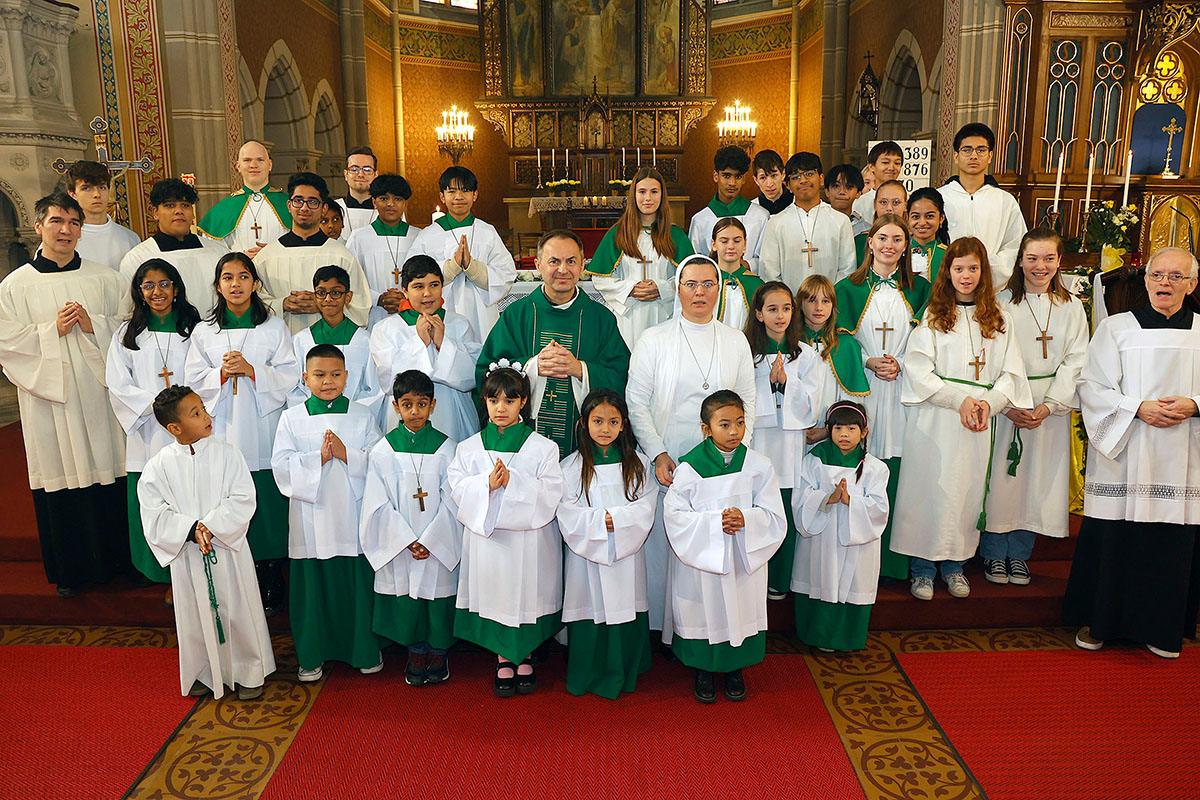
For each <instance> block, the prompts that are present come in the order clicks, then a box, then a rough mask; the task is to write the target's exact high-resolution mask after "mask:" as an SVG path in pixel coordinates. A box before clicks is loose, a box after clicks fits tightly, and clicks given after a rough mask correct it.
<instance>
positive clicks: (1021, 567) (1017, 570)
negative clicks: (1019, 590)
mask: <svg viewBox="0 0 1200 800" xmlns="http://www.w3.org/2000/svg"><path fill="white" fill-rule="evenodd" d="M1029 580H1030V575H1029V565H1028V564H1026V563H1025V562H1024V561H1022V560H1021V559H1019V558H1010V559H1009V560H1008V582H1009V583H1015V584H1016V585H1017V586H1026V585H1028V584H1029Z"/></svg>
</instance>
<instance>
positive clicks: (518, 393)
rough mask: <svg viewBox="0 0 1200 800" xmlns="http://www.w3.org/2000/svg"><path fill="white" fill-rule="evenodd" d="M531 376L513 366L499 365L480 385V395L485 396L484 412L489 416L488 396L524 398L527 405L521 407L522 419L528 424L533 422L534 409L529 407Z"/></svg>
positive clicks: (485, 415) (485, 376) (511, 398)
mask: <svg viewBox="0 0 1200 800" xmlns="http://www.w3.org/2000/svg"><path fill="white" fill-rule="evenodd" d="M532 393H533V392H532V390H531V389H530V388H529V378H526V377H525V376H524V375H522V374H521V373H519V372H517V371H516V370H515V369H513V368H512V367H498V368H496V369H494V370H492V371H491V372H489V373H488V374H487V375H484V376H483V386H480V387H479V396H480V397H482V398H484V404H483V412H484V418H485V419H486V418H487V402H486V401H487V398H489V397H506V398H508V399H509V400H519V399H522V398H524V400H525V405H524V406H523V407H522V408H521V421H522V422H524V423H525V424H526V425H532V424H533V409H531V408H530V407H529V396H530V395H531V394H532Z"/></svg>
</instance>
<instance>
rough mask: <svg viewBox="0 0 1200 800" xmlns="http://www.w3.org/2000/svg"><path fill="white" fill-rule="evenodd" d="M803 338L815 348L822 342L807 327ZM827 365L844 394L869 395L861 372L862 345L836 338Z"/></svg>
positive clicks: (864, 377) (822, 355)
mask: <svg viewBox="0 0 1200 800" xmlns="http://www.w3.org/2000/svg"><path fill="white" fill-rule="evenodd" d="M803 338H804V343H805V344H810V345H813V346H816V343H817V342H818V341H823V340H822V337H821V335H820V334H819V333H817V332H816V331H814V330H813V329H812V328H809V327H807V326H805V328H804V337H803ZM821 357H822V358H824V357H825V353H823V352H822V353H821ZM829 365H830V367H831V368H832V370H833V377H834V378H836V379H837V382H838V386H839V387H840V388H841V390H842V391H843V392H844V393H846V394H847V395H854V396H856V397H863V396H865V395H868V394H870V393H871V387H870V385H868V384H867V375H866V373H865V372H863V357H862V345H860V344H859V343H858V341H857V340H855V338H854V337H853V336H844V335H843V336H838V337H837V347H835V348H834V349H833V351H832V352H830V354H829ZM822 422H823V420H822Z"/></svg>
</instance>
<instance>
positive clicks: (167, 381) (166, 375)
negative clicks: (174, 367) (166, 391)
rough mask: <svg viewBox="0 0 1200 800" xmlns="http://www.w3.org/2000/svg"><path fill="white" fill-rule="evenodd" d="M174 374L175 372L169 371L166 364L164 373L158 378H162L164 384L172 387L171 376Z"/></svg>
mask: <svg viewBox="0 0 1200 800" xmlns="http://www.w3.org/2000/svg"><path fill="white" fill-rule="evenodd" d="M174 374H175V373H174V372H171V371H170V370H169V369H167V365H166V364H163V371H162V372H160V373H158V377H160V378H162V379H163V383H164V384H166V385H167V386H168V387H169V386H170V385H171V376H172V375H174Z"/></svg>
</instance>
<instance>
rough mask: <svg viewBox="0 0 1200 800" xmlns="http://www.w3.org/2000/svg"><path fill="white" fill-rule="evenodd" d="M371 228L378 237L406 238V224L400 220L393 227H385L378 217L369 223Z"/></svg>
mask: <svg viewBox="0 0 1200 800" xmlns="http://www.w3.org/2000/svg"><path fill="white" fill-rule="evenodd" d="M371 228H372V229H374V231H375V232H376V233H377V234H379V235H380V236H408V223H407V222H405V221H404V220H400V221H399V222H397V223H396V224H395V225H386V224H384V222H383V220H381V219H379V218H378V217H376V218H375V221H374V222H372V223H371Z"/></svg>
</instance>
